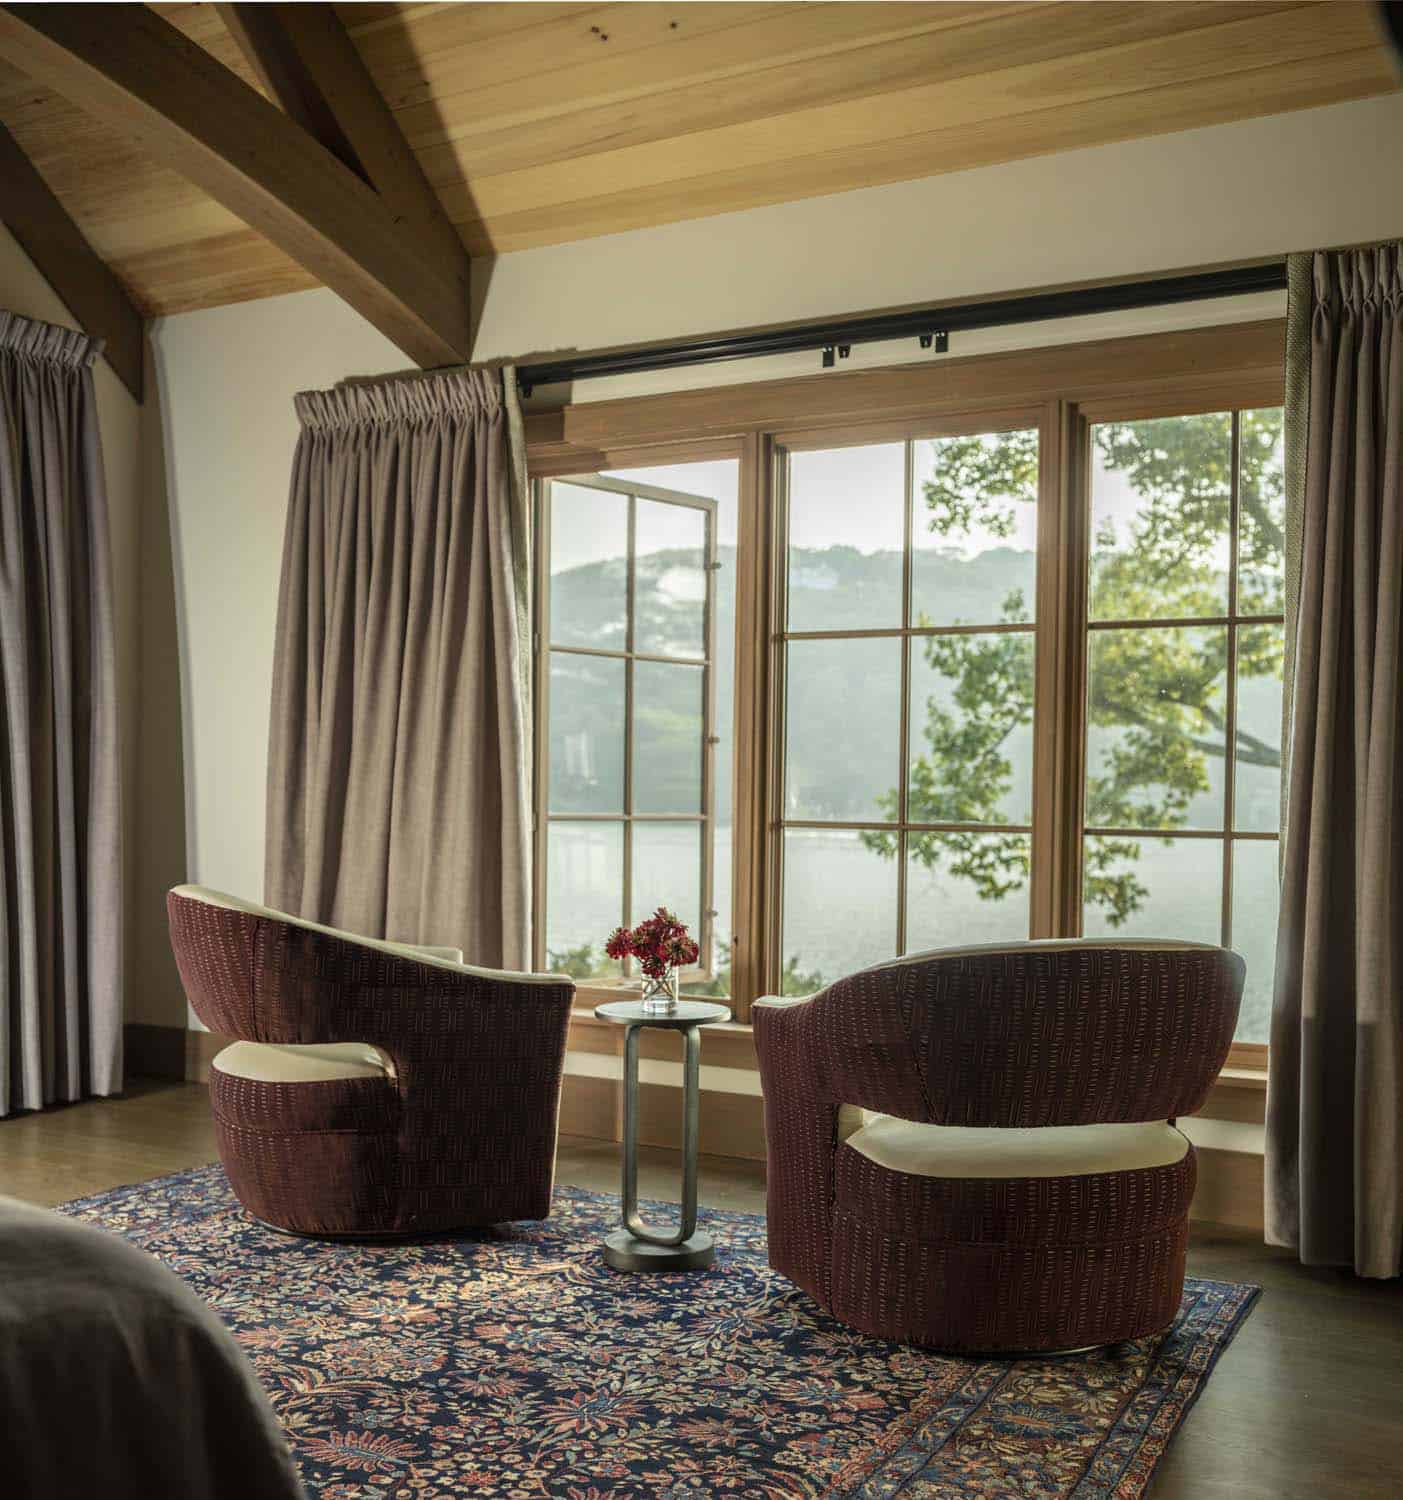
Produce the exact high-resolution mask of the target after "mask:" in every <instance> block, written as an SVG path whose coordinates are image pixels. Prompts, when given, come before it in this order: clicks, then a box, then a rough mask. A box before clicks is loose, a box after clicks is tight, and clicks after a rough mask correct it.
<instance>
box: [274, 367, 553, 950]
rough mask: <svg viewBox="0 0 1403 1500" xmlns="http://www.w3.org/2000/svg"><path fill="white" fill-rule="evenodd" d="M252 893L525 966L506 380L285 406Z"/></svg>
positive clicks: (524, 709) (525, 690)
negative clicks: (279, 561) (263, 780)
mask: <svg viewBox="0 0 1403 1500" xmlns="http://www.w3.org/2000/svg"><path fill="white" fill-rule="evenodd" d="M296 404H297V412H298V416H299V418H300V419H301V424H302V431H301V436H300V438H299V440H298V444H297V450H296V455H295V458H294V460H293V473H292V489H291V496H290V499H289V505H288V517H287V531H286V537H285V542H284V550H283V568H282V581H281V587H280V592H279V601H278V623H277V643H276V654H275V659H274V669H273V698H272V716H271V726H270V736H269V763H268V818H267V848H266V865H265V879H264V892H265V900H266V901H267V903H268V904H269V905H270V906H274V907H278V908H280V909H282V910H285V911H290V912H294V913H296V914H298V915H300V916H302V917H304V918H308V919H311V920H313V921H319V922H325V923H327V924H329V925H331V926H334V927H341V928H347V929H349V930H351V931H353V932H361V933H364V934H366V935H367V936H373V937H382V938H389V939H391V940H393V941H396V942H411V943H438V944H444V945H448V946H452V947H456V948H462V949H463V952H464V954H465V956H466V957H467V959H468V961H469V962H471V963H478V964H484V965H489V966H491V967H499V968H516V969H524V968H526V967H528V955H529V951H530V913H531V867H530V851H531V805H530V787H529V767H530V764H531V746H530V739H531V705H530V597H529V588H530V585H529V579H530V527H529V509H528V502H527V491H526V473H525V444H524V441H523V438H522V429H521V419H520V412H519V408H518V406H517V401H516V393H515V378H514V373H513V371H512V370H511V369H510V368H506V369H503V370H486V369H483V370H463V371H454V372H451V373H446V374H439V375H425V376H409V377H405V378H401V379H393V380H386V381H376V382H348V383H343V384H342V385H340V386H338V387H337V388H335V389H334V390H329V391H313V392H308V393H305V394H303V395H300V396H298V397H297V398H296Z"/></svg>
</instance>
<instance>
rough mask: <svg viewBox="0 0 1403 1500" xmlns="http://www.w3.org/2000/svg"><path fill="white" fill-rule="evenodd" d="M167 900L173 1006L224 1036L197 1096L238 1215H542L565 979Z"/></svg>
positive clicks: (250, 911) (467, 1222) (329, 1218)
mask: <svg viewBox="0 0 1403 1500" xmlns="http://www.w3.org/2000/svg"><path fill="white" fill-rule="evenodd" d="M166 904H167V911H168V915H169V918H170V930H171V945H172V947H173V949H174V952H175V958H176V963H177V966H178V967H179V969H180V976H181V980H182V981H183V983H184V985H185V992H186V995H187V996H188V998H189V1000H190V1004H191V1006H192V1007H193V1008H194V1010H195V1013H196V1015H198V1016H199V1018H200V1019H201V1021H203V1022H204V1024H205V1025H206V1026H208V1027H209V1028H210V1029H211V1030H212V1031H216V1032H221V1033H223V1034H225V1035H228V1036H232V1037H236V1038H238V1042H236V1043H235V1044H234V1046H232V1047H230V1048H227V1049H225V1051H224V1052H222V1053H221V1054H220V1055H219V1057H218V1058H217V1059H216V1065H215V1066H214V1067H213V1068H212V1069H211V1071H210V1099H211V1103H212V1106H213V1112H214V1120H215V1135H216V1139H217V1141H218V1145H219V1152H220V1157H221V1159H222V1160H223V1163H224V1167H225V1170H226V1171H227V1172H228V1174H229V1180H230V1183H231V1184H232V1186H233V1188H234V1191H235V1192H236V1193H237V1194H238V1196H239V1199H240V1201H241V1202H242V1203H243V1204H244V1206H245V1207H246V1208H247V1209H248V1210H249V1212H250V1213H252V1214H254V1215H256V1216H257V1217H258V1218H260V1219H263V1220H265V1221H266V1222H268V1223H270V1224H273V1225H276V1226H277V1227H279V1228H282V1229H289V1230H292V1231H295V1232H297V1233H304V1234H326V1235H339V1234H413V1233H421V1232H422V1233H427V1232H431V1231H434V1230H442V1229H455V1228H463V1227H467V1226H471V1225H482V1224H494V1223H501V1222H505V1221H507V1220H512V1219H543V1218H545V1217H546V1216H547V1214H548V1213H549V1212H550V1198H551V1187H552V1182H553V1177H554V1170H555V1144H556V1128H557V1120H558V1115H559V1102H560V1085H561V1078H562V1075H563V1071H564V1061H565V1036H566V1030H567V1027H568V1025H569V1019H570V1008H571V1004H572V1002H573V998H574V985H573V983H572V982H571V981H570V980H569V979H565V978H562V977H560V976H558V975H547V974H507V973H499V972H495V971H492V970H487V969H476V968H471V967H469V966H467V965H465V964H461V963H456V962H454V961H453V960H452V959H449V958H440V957H437V956H435V955H434V954H433V953H429V952H425V951H424V950H420V949H416V948H413V947H410V946H407V945H404V944H396V943H386V942H380V941H376V940H371V939H365V938H358V937H355V936H353V935H351V934H349V933H343V932H337V931H336V930H334V929H332V928H328V927H323V926H320V925H319V924H317V923H313V922H305V921H302V920H301V919H299V918H296V917H292V916H289V915H287V914H286V913H283V912H275V911H271V910H268V909H267V908H264V907H259V906H255V905H253V904H252V903H249V902H242V901H239V900H237V899H236V898H231V897H227V896H223V895H221V894H220V893H218V892H213V891H206V890H204V889H203V888H202V887H199V886H178V887H177V888H176V889H175V890H173V891H172V892H171V893H170V894H169V896H168V897H167V902H166ZM255 1044H262V1045H255ZM381 1059H383V1062H381V1061H380V1060H381ZM287 1074H293V1075H296V1076H286V1075H287Z"/></svg>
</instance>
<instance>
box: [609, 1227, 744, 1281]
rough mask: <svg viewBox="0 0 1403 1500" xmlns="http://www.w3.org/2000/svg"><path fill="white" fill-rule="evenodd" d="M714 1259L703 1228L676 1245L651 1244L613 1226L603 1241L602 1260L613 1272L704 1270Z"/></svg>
mask: <svg viewBox="0 0 1403 1500" xmlns="http://www.w3.org/2000/svg"><path fill="white" fill-rule="evenodd" d="M715 1258H716V1246H715V1245H714V1244H713V1243H712V1240H711V1236H710V1235H709V1234H707V1232H706V1231H705V1230H704V1229H698V1230H697V1232H696V1233H695V1234H693V1235H691V1236H689V1237H688V1238H687V1239H685V1240H683V1241H682V1243H681V1244H680V1245H654V1244H653V1243H651V1241H649V1240H640V1239H637V1238H635V1237H634V1234H633V1231H632V1230H631V1229H616V1230H615V1231H614V1232H613V1234H611V1235H610V1236H609V1237H608V1238H607V1239H606V1240H605V1241H604V1259H605V1260H606V1261H608V1262H609V1264H610V1265H611V1266H613V1268H614V1269H615V1270H616V1271H704V1270H706V1268H707V1267H708V1266H709V1265H710V1264H711V1263H712V1261H713V1260H715Z"/></svg>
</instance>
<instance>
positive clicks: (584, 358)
mask: <svg viewBox="0 0 1403 1500" xmlns="http://www.w3.org/2000/svg"><path fill="white" fill-rule="evenodd" d="M1285 289H1286V263H1285V261H1272V262H1269V263H1267V264H1265V265H1258V266H1238V267H1234V268H1232V269H1230V270H1226V271H1201V272H1197V273H1195V274H1193V275H1189V276H1161V277H1158V278H1155V279H1151V280H1147V281H1122V282H1117V283H1115V284H1113V285H1110V286H1092V287H1081V288H1077V289H1075V290H1072V291H1065V292H1037V293H1034V294H1033V295H1031V296H1027V297H1004V298H1001V299H998V300H995V301H990V302H967V303H963V304H957V305H954V306H949V307H931V308H926V309H924V310H918V311H916V312H897V313H877V314H875V315H873V316H869V317H865V318H836V319H833V320H831V321H829V322H826V323H801V324H798V325H796V326H794V327H790V328H775V329H771V330H769V331H768V332H762V333H731V334H718V335H716V336H714V337H709V338H706V337H704V338H695V339H681V340H679V341H678V342H676V343H672V344H648V345H643V346H641V347H636V348H632V349H616V350H613V351H612V352H609V353H605V354H577V355H566V356H563V357H562V358H560V359H558V360H548V361H545V362H543V363H541V364H538V365H520V366H518V368H517V380H518V381H519V382H520V384H521V387H522V390H523V392H524V393H525V394H526V395H528V396H529V395H530V394H531V391H532V390H533V389H534V388H535V387H536V386H542V385H559V384H562V383H564V382H566V381H573V380H593V379H597V378H598V377H599V376H601V375H636V374H638V373H640V372H641V371H644V370H667V369H672V368H674V367H677V366H681V365H709V364H714V363H715V362H716V361H717V360H723V359H759V358H760V357H762V356H763V355H767V354H793V353H802V352H803V351H804V350H822V352H823V363H824V365H825V366H829V365H832V364H833V357H834V354H835V352H836V353H837V354H838V355H839V356H840V357H842V358H846V357H847V355H848V351H849V350H850V349H851V347H852V346H853V345H854V344H875V343H881V342H883V341H885V340H889V339H907V338H914V339H919V340H920V341H921V345H922V347H923V348H928V347H931V346H932V345H933V346H934V348H935V350H936V352H937V353H943V352H944V351H945V350H946V349H947V348H948V347H949V336H950V335H951V334H952V333H967V332H969V331H970V330H971V329H974V328H1000V327H1005V326H1008V325H1011V324H1014V323H1041V322H1043V321H1044V320H1047V319H1051V318H1077V317H1084V316H1086V315H1087V314H1090V313H1104V312H1122V311H1124V310H1126V309H1127V308H1133V307H1160V306H1164V305H1166V304H1168V303H1173V302H1198V301H1201V300H1203V299H1205V298H1210V297H1236V296H1243V295H1246V294H1249V293H1252V292H1280V291H1284V290H1285Z"/></svg>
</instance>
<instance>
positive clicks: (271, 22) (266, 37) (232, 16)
mask: <svg viewBox="0 0 1403 1500" xmlns="http://www.w3.org/2000/svg"><path fill="white" fill-rule="evenodd" d="M286 8H287V7H285V6H282V5H216V6H215V9H216V10H217V11H218V12H219V17H220V19H221V20H222V21H223V22H224V25H225V27H226V28H227V30H228V32H229V35H230V36H232V37H233V38H234V40H235V41H236V42H237V43H238V44H239V50H240V51H241V52H242V53H243V55H244V56H245V57H246V58H247V59H248V61H249V66H250V67H251V68H252V69H253V71H254V72H255V73H256V74H257V75H258V81H259V82H260V83H261V84H262V85H263V87H264V88H265V89H266V90H267V91H268V94H269V95H270V97H271V98H272V99H273V100H274V101H275V102H276V103H278V104H280V105H282V107H283V110H284V111H285V112H286V114H287V116H288V118H289V119H291V120H295V121H296V122H297V123H298V124H299V125H300V126H301V127H302V128H303V130H305V131H306V132H307V134H308V135H310V136H312V137H314V138H315V139H316V140H319V141H320V142H321V143H322V145H323V146H325V147H326V149H327V150H328V151H330V152H331V153H332V155H333V156H338V157H340V159H341V160H342V161H343V162H345V164H346V165H347V166H348V167H349V168H350V169H351V170H352V171H353V172H354V173H355V174H356V175H357V176H358V177H364V178H365V180H366V181H367V182H369V181H370V174H369V173H368V172H367V171H366V170H365V167H364V166H363V165H362V164H361V160H360V158H359V157H358V156H357V155H356V148H355V147H354V146H353V145H352V144H351V143H350V141H349V140H348V139H347V137H346V133H345V132H344V131H343V130H342V129H341V126H340V125H339V124H338V123H337V119H336V116H335V115H334V114H333V113H332V111H331V107H330V105H329V104H328V102H327V100H326V97H325V95H324V94H323V93H322V90H321V89H320V88H319V87H318V86H317V83H316V81H315V80H314V79H313V77H312V75H311V72H310V71H309V69H308V68H307V65H306V63H305V62H304V61H303V59H302V58H301V57H300V56H299V55H298V51H297V48H296V47H294V46H293V44H292V42H291V41H290V40H289V38H288V32H287V27H286V26H285V25H284V24H283V17H282V16H281V15H280V14H279V12H280V11H282V10H285V9H286ZM308 8H309V9H312V8H313V7H310V6H309V7H308ZM315 8H316V9H320V8H321V7H320V6H318V7H315ZM332 20H333V21H335V17H334V16H333V17H332Z"/></svg>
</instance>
